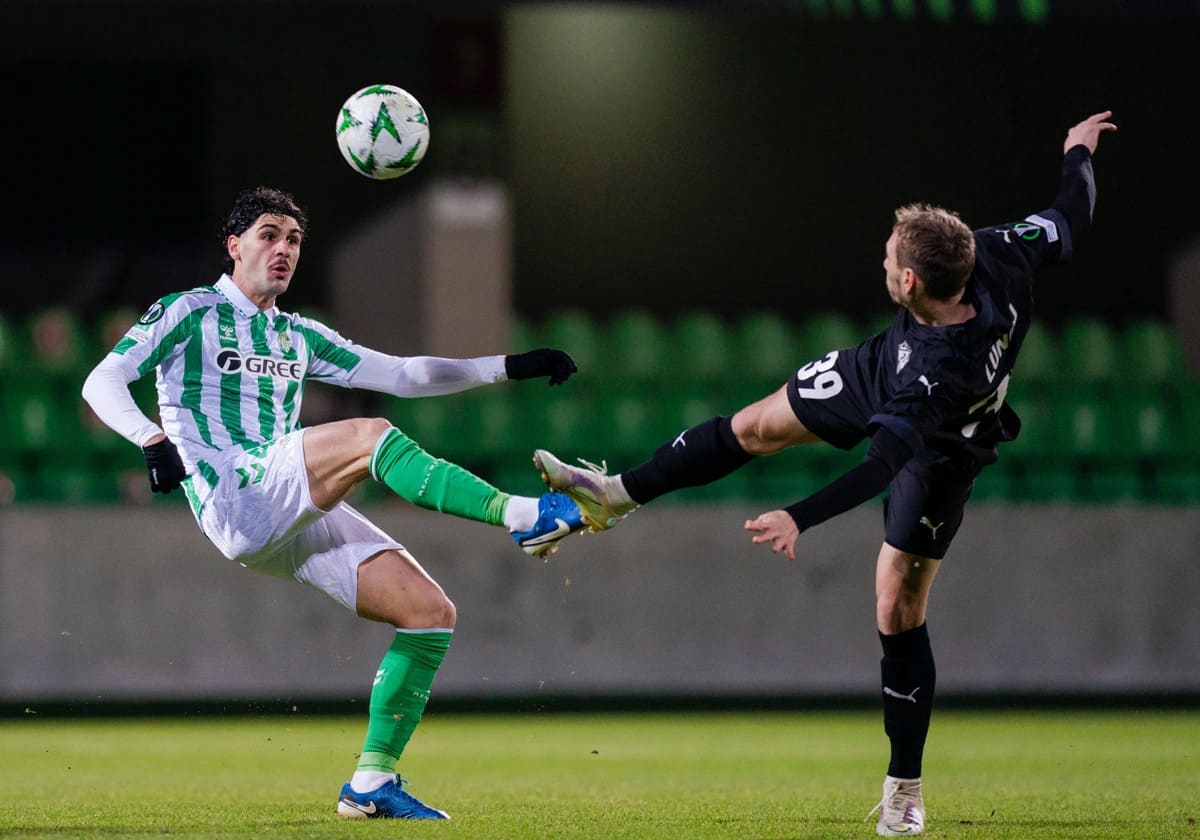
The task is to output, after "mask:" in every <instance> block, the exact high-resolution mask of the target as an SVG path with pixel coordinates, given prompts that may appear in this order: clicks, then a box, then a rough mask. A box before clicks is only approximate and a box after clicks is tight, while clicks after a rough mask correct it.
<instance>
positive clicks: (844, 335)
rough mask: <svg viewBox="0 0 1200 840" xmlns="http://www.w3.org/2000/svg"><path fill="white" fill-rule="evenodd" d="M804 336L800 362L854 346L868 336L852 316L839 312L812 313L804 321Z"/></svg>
mask: <svg viewBox="0 0 1200 840" xmlns="http://www.w3.org/2000/svg"><path fill="white" fill-rule="evenodd" d="M802 336H803V338H802V350H803V351H804V352H803V355H804V359H802V360H801V362H800V364H803V363H804V362H807V361H811V360H812V359H816V358H819V357H821V356H823V355H825V354H826V353H828V352H829V351H830V350H843V349H845V348H847V347H853V346H855V345H856V344H858V343H859V342H861V341H862V340H863V339H864V338H866V337H867V336H866V335H864V334H862V333H860V332H859V331H858V330H857V329H856V328H855V326H854V322H853V321H851V320H850V318H848V317H847V316H845V315H843V314H841V313H839V312H820V313H815V314H813V315H810V316H809V317H808V318H807V319H805V321H804V329H803V332H802ZM796 367H797V368H799V367H800V365H796Z"/></svg>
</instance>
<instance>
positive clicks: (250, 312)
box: [217, 274, 279, 321]
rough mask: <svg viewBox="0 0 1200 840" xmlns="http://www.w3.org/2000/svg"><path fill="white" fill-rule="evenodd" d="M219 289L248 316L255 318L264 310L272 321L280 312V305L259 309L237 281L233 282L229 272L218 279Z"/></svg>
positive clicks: (237, 308)
mask: <svg viewBox="0 0 1200 840" xmlns="http://www.w3.org/2000/svg"><path fill="white" fill-rule="evenodd" d="M217 291H219V292H220V293H221V294H223V295H225V297H227V298H229V302H230V303H232V304H233V308H234V309H236V310H237V311H238V312H240V313H242V314H243V315H245V316H246V317H247V318H253V317H254V316H255V315H257V314H258V313H259V312H262V313H263V314H264V315H266V316H267V317H268V318H270V319H271V320H272V321H273V320H275V316H276V315H278V314H279V307H278V306H272V307H271V308H270V309H259V308H258V307H257V306H255V305H254V304H253V303H252V302H251V301H250V298H248V297H246V294H245V292H243V291H242V290H241V289H239V288H238V287H237V283H234V282H233V278H232V277H230V276H229V275H228V274H222V275H221V279H220V280H218V281H217Z"/></svg>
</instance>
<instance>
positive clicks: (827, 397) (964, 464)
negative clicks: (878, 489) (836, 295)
mask: <svg viewBox="0 0 1200 840" xmlns="http://www.w3.org/2000/svg"><path fill="white" fill-rule="evenodd" d="M876 346H877V345H875V344H874V343H873V342H866V343H864V344H860V345H859V346H858V347H851V348H849V349H847V350H838V351H834V352H832V353H827V354H826V355H825V356H823V357H821V358H820V359H817V360H815V361H812V362H809V363H808V364H806V365H804V366H803V367H801V368H800V370H799V371H797V372H796V375H795V376H793V377H792V378H791V379H790V380H789V381H788V385H787V395H788V400H789V402H790V403H791V405H792V411H794V412H795V414H796V417H797V419H799V421H800V422H801V423H803V424H804V427H805V428H806V429H808V430H809V431H811V432H812V433H813V434H815V435H816V436H817V437H819V438H820V439H821V440H823V441H825V442H826V443H829V444H832V445H833V446H836V447H838V448H839V449H853V448H854V447H855V446H857V445H858V444H859V443H861V442H862V441H863V440H864V439H865V438H866V437H867V435H868V434H869V433H870V428H869V423H870V419H871V417H873V416H874V415H876V414H878V413H879V406H880V404H881V403H882V399H881V398H879V397H877V396H876V395H875V393H874V386H873V384H872V380H871V376H870V371H871V370H872V369H873V366H874V364H875V363H876V361H877V360H876V359H875V358H874V353H875V352H876V349H875V348H876ZM980 469H982V464H981V463H980V462H979V461H978V460H976V459H974V458H972V457H968V456H965V455H964V456H963V457H950V456H948V455H946V454H944V453H941V452H938V451H936V450H933V449H925V450H924V451H923V452H921V454H919V455H917V456H916V457H914V458H912V459H911V460H910V461H909V462H908V463H907V464H905V465H904V467H903V468H902V469H901V470H900V472H899V473H898V474H897V475H896V477H895V478H893V479H892V483H891V485H889V487H888V496H887V498H886V499H885V500H884V505H883V511H884V513H883V518H884V534H885V537H884V538H885V539H886V540H887V543H888V545H891V546H892V547H893V548H897V549H899V550H901V551H906V552H909V553H911V554H917V555H920V556H921V557H930V558H933V559H935V560H940V559H942V558H943V557H945V556H946V552H947V550H949V548H950V543H951V541H952V540H953V539H954V535H955V534H956V533H957V532H958V527H959V525H961V524H962V519H963V508H964V506H965V505H966V503H967V499H968V498H969V497H970V495H971V487H972V486H973V484H974V482H975V476H977V475H978V474H979V471H980Z"/></svg>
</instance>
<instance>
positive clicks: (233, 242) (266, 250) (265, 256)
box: [227, 213, 304, 309]
mask: <svg viewBox="0 0 1200 840" xmlns="http://www.w3.org/2000/svg"><path fill="white" fill-rule="evenodd" d="M303 237H304V233H303V231H301V230H300V225H299V224H298V223H297V222H296V220H295V219H293V218H292V217H291V216H277V215H275V214H273V213H263V214H262V215H261V216H259V217H258V219H256V220H255V222H254V224H252V225H251V226H250V227H248V228H246V230H245V232H244V233H242V235H241V236H230V237H229V241H228V243H227V245H228V248H229V256H231V257H232V258H233V279H234V281H235V282H236V283H237V285H238V288H240V289H241V290H242V291H243V292H245V293H246V297H248V298H250V300H251V301H253V302H254V303H255V304H257V305H258V306H259V307H261V308H263V309H266V308H268V307H270V306H272V305H274V303H275V298H276V297H277V296H278V295H281V294H283V293H284V292H286V291H287V288H288V284H290V283H291V282H292V274H293V273H294V272H295V270H296V263H298V262H299V261H300V241H301V239H303Z"/></svg>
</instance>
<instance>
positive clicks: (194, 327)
mask: <svg viewBox="0 0 1200 840" xmlns="http://www.w3.org/2000/svg"><path fill="white" fill-rule="evenodd" d="M167 297H169V298H176V297H178V295H167ZM163 300H166V298H163ZM208 309H209V308H208V307H206V306H202V307H200V308H198V309H193V310H192V311H191V312H189V313H188V314H187V315H186V316H184V318H183V319H181V320H180V322H179V323H178V324H176V325H175V326H173V327H172V328H171V331H170V332H169V333H167V334H166V335H165V336H163V339H162V341H160V342H159V343H158V346H157V347H155V348H154V350H152V351H151V352H150V355H149V356H148V357H147V358H146V361H144V362H142V363H141V364H140V365H138V376H139V377H142V376H145V375H146V374H148V373H149V372H150V371H152V370H154V369H155V368H156V367H158V366H159V365H160V364H162V360H163V359H165V358H166V357H167V356H168V355H170V353H171V351H172V350H174V349H175V348H176V347H177V346H178V345H180V344H182V343H183V342H185V341H187V340H188V339H190V338H192V337H193V334H194V333H197V332H198V330H199V327H200V322H201V321H203V320H204V315H205V313H206V312H208ZM124 341H132V339H122V342H121V343H124ZM121 343H118V345H117V346H118V347H120V346H121ZM192 343H193V344H199V343H200V337H199V335H196V336H195V341H194V342H192ZM126 349H128V348H126ZM122 352H124V351H122Z"/></svg>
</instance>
